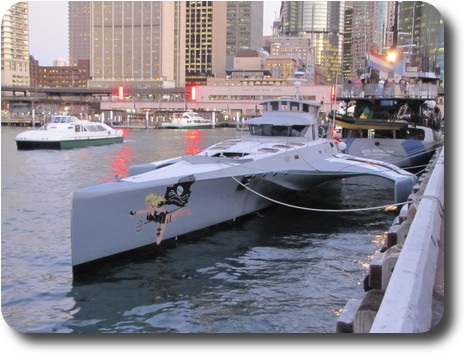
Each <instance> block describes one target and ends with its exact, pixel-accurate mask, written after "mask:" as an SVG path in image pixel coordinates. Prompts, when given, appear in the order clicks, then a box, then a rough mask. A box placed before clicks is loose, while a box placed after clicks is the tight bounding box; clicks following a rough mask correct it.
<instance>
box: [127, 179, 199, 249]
mask: <svg viewBox="0 0 464 353" xmlns="http://www.w3.org/2000/svg"><path fill="white" fill-rule="evenodd" d="M192 179H193V180H192ZM194 181H195V179H194V178H193V177H188V178H184V180H183V179H180V180H179V182H178V183H177V184H175V185H173V186H168V187H167V188H166V192H165V194H164V196H161V195H159V194H154V193H150V194H148V195H147V196H146V197H145V205H146V208H145V209H143V210H139V211H131V212H129V215H131V216H135V215H140V214H143V215H146V221H139V222H138V223H137V227H136V230H137V231H138V232H139V231H141V230H142V227H143V226H144V225H145V224H148V223H150V222H154V223H156V224H157V227H156V244H157V245H159V244H160V243H161V242H162V241H163V238H164V233H165V231H166V227H167V225H168V224H169V223H171V222H173V221H174V220H176V219H177V218H179V217H182V216H189V215H191V214H192V212H191V210H190V209H188V208H184V206H185V205H186V204H187V203H188V199H189V197H190V194H191V191H190V187H191V186H192V184H193V183H194ZM170 205H171V206H170ZM173 206H174V208H173Z"/></svg>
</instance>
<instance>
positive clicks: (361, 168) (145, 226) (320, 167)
mask: <svg viewBox="0 0 464 353" xmlns="http://www.w3.org/2000/svg"><path fill="white" fill-rule="evenodd" d="M290 155H292V152H287V153H283V154H280V155H275V156H272V157H269V158H267V159H266V160H265V161H262V162H261V163H256V162H253V161H250V162H248V163H247V162H246V161H245V162H244V161H242V162H240V163H238V162H237V161H234V160H231V159H223V160H221V161H220V162H219V163H215V162H214V160H212V159H211V158H208V157H201V156H186V157H183V158H180V159H178V160H176V163H172V164H170V161H167V162H158V164H157V165H158V166H162V165H163V164H164V165H166V164H167V166H165V167H162V168H159V169H155V168H156V165H155V164H153V168H152V169H155V170H153V171H149V172H146V173H142V174H139V175H135V176H132V177H130V178H127V179H124V180H123V181H120V182H117V181H115V182H110V183H105V184H101V185H97V186H92V187H89V188H85V189H81V190H78V191H76V192H75V194H74V198H73V206H72V209H73V211H72V225H71V227H72V258H73V267H74V272H75V273H77V272H79V270H81V269H82V270H85V269H88V268H89V267H91V266H92V263H93V262H95V261H102V260H105V259H107V258H110V257H112V256H114V255H118V254H121V253H124V252H128V251H133V250H138V249H141V248H144V247H147V246H150V245H153V244H159V243H160V242H161V241H164V240H166V239H169V238H173V237H177V236H180V235H182V234H186V233H189V232H192V231H195V230H199V229H202V228H206V227H209V226H212V225H215V224H218V223H221V222H225V221H228V220H232V219H235V218H237V217H240V216H243V215H246V214H249V213H252V212H255V211H258V210H260V209H263V208H265V207H268V206H270V205H271V204H272V202H271V201H270V200H269V199H272V200H279V201H283V202H285V201H288V200H289V196H290V195H291V192H298V191H303V190H308V189H310V188H312V187H314V186H316V185H318V184H320V183H322V182H324V181H327V180H330V179H335V178H340V177H341V175H345V176H347V177H349V176H353V175H360V174H374V175H378V176H381V177H386V178H389V179H392V180H395V182H396V188H395V190H396V191H395V201H402V200H404V199H405V198H406V197H407V195H408V194H409V192H410V190H411V188H412V185H414V184H415V182H416V179H415V177H413V176H411V175H410V174H409V173H405V172H404V171H401V170H397V169H396V170H395V169H391V168H383V167H381V166H379V165H374V164H366V163H364V162H362V161H360V160H359V159H353V158H348V157H347V156H346V155H343V154H340V155H337V157H334V156H333V155H330V154H327V157H330V158H326V159H324V161H325V162H322V161H321V160H313V161H311V162H310V163H311V165H312V166H313V167H314V168H313V169H310V168H308V165H307V162H308V161H303V160H302V159H303V158H302V159H301V160H299V161H298V162H297V163H290V164H288V165H287V168H286V169H281V170H273V169H272V168H270V166H271V165H275V161H276V160H277V159H283V160H285V159H288V158H289V157H290ZM293 155H294V153H293ZM308 158H309V157H308ZM142 168H143V167H142ZM259 170H262V171H265V172H258V171H259ZM340 170H343V172H342V174H341V172H340ZM379 171H380V172H379ZM343 173H345V174H343ZM168 175H170V176H168ZM263 196H264V197H263ZM160 197H161V198H163V199H164V204H163V205H161V206H160V207H159V208H157V209H155V208H153V207H150V202H151V201H152V200H154V199H155V198H160Z"/></svg>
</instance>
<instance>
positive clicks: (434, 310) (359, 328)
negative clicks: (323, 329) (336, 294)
mask: <svg viewBox="0 0 464 353" xmlns="http://www.w3.org/2000/svg"><path fill="white" fill-rule="evenodd" d="M444 159H445V152H444V148H442V149H441V150H440V151H438V152H437V153H436V155H435V156H434V158H433V159H432V161H431V163H430V166H429V167H428V168H427V170H426V172H425V173H424V174H423V175H422V176H421V177H420V179H419V183H418V184H417V185H416V186H415V188H414V189H413V192H412V193H411V195H410V196H409V201H410V202H409V203H408V204H406V205H404V206H403V208H402V209H401V211H400V213H399V215H398V216H397V217H396V218H395V220H394V222H393V224H392V226H391V228H390V229H389V230H388V232H387V233H386V246H385V249H386V250H385V251H381V252H379V253H377V254H376V255H375V256H374V257H373V259H372V262H371V264H370V267H369V274H368V276H367V277H366V281H365V290H366V291H367V292H366V294H365V296H364V298H363V299H362V300H358V299H350V300H349V301H348V303H347V304H346V306H345V309H344V310H343V312H342V314H341V315H340V316H339V318H338V320H337V332H338V333H421V332H428V331H430V330H432V329H433V328H434V327H435V326H436V325H437V324H438V323H439V322H440V320H441V318H442V316H443V311H444V296H445V289H444V241H445V234H444Z"/></svg>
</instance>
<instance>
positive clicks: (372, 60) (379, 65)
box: [367, 50, 394, 72]
mask: <svg viewBox="0 0 464 353" xmlns="http://www.w3.org/2000/svg"><path fill="white" fill-rule="evenodd" d="M367 66H369V67H370V68H372V69H375V70H378V71H382V72H392V71H393V69H394V68H393V64H391V63H389V62H387V61H386V60H385V58H384V57H383V56H380V55H379V54H377V53H375V52H374V51H372V50H370V51H369V59H368V61H367Z"/></svg>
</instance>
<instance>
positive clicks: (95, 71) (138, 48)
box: [89, 1, 186, 88]
mask: <svg viewBox="0 0 464 353" xmlns="http://www.w3.org/2000/svg"><path fill="white" fill-rule="evenodd" d="M185 4H186V3H185V2H180V1H111V2H109V1H94V2H92V7H91V40H90V41H91V46H90V56H91V76H92V80H91V81H90V83H89V84H90V85H91V86H93V87H104V86H106V87H116V86H117V85H119V84H124V85H125V86H126V87H128V88H130V87H131V86H133V87H145V88H159V87H173V86H183V85H184V82H185V65H184V60H185V54H184V53H185V29H184V28H185V23H186V20H185V6H186V5H185Z"/></svg>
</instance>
